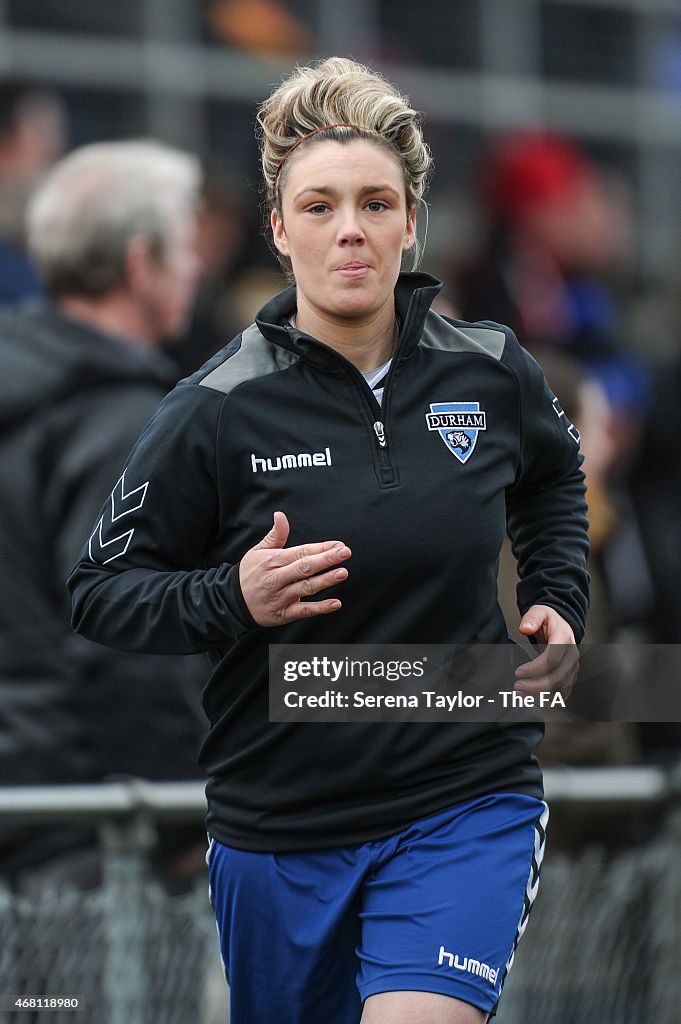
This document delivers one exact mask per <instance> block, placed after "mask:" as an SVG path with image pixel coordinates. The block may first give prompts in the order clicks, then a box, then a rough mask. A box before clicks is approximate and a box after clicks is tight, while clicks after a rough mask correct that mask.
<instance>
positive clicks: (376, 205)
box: [367, 199, 387, 213]
mask: <svg viewBox="0 0 681 1024" xmlns="http://www.w3.org/2000/svg"><path fill="white" fill-rule="evenodd" d="M386 209H387V206H386V204H385V203H382V202H381V201H380V199H372V200H371V202H370V203H367V210H369V211H370V212H371V213H380V212H381V210H386Z"/></svg>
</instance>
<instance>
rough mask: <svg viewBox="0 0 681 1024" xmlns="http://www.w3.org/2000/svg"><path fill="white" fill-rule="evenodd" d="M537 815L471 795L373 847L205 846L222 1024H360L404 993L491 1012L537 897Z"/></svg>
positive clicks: (524, 800)
mask: <svg viewBox="0 0 681 1024" xmlns="http://www.w3.org/2000/svg"><path fill="white" fill-rule="evenodd" d="M547 819H548V808H547V807H546V804H544V803H543V802H542V801H541V800H536V799H534V798H533V797H529V796H522V795H520V794H514V793H501V794H495V795H490V796H485V797H481V798H480V799H478V800H472V801H470V802H469V803H465V804H461V805H459V806H458V807H455V808H453V809H451V810H448V811H444V812H442V813H439V814H435V815H432V816H431V817H428V818H424V819H422V820H421V821H417V822H414V824H413V825H410V826H409V827H408V828H406V829H405V830H404V831H403V832H400V833H398V834H397V835H394V836H391V837H390V838H389V839H381V840H378V841H375V842H369V843H362V844H360V845H356V846H349V847H338V848H335V849H327V850H315V851H311V852H305V853H280V854H275V853H249V852H247V851H244V850H236V849H234V848H233V847H229V846H224V845H223V844H221V843H218V842H217V841H215V840H211V846H210V849H209V853H208V866H209V877H210V890H211V900H212V902H213V906H214V908H215V913H216V917H217V924H218V932H219V935H220V946H221V950H222V958H223V962H224V964H225V971H226V974H227V978H228V980H229V983H230V998H231V1024H265V1022H266V1021H277V1024H310V1022H312V1021H329V1022H333V1024H359V1019H360V1016H361V1013H362V1003H363V1001H364V1000H365V999H366V998H367V997H368V996H371V995H374V994H375V993H378V992H391V991H398V990H413V991H414V990H415V991H420V992H437V993H440V994H442V995H446V996H453V997H454V998H456V999H462V1000H464V1001H465V1002H467V1003H471V1004H473V1005H474V1006H477V1007H479V1008H480V1009H481V1010H484V1011H487V1012H490V1011H492V1010H494V1009H495V1007H496V1004H497V1003H498V1001H499V996H500V993H501V987H502V985H503V982H504V979H505V977H506V975H507V973H508V971H509V969H510V966H511V963H512V961H513V956H514V953H515V948H516V946H517V944H518V941H519V939H520V937H521V935H522V933H523V931H524V929H525V925H526V924H527V919H528V916H529V913H530V909H531V906H532V902H533V900H534V897H535V895H536V892H537V887H538V883H539V871H540V867H541V861H542V857H543V852H544V838H545V834H546V831H545V830H546V822H547Z"/></svg>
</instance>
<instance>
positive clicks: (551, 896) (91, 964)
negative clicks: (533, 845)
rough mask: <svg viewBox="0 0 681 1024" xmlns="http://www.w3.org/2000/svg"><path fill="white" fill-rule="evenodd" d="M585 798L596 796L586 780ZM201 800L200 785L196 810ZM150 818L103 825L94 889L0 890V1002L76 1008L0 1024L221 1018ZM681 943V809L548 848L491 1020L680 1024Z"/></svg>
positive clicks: (202, 892) (188, 903)
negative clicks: (630, 832)
mask: <svg viewBox="0 0 681 1024" xmlns="http://www.w3.org/2000/svg"><path fill="white" fill-rule="evenodd" d="M620 778H623V777H622V776H620ZM638 778H639V780H640V778H641V776H639V777H638ZM630 779H631V780H634V779H635V777H634V776H630ZM655 779H657V781H656V782H655ZM648 781H649V782H651V781H652V782H655V785H653V786H652V787H651V786H648V788H647V792H648V796H647V797H646V796H645V795H644V791H646V787H644V788H643V790H642V789H640V788H639V790H638V797H636V786H635V784H634V781H631V782H630V784H629V787H628V789H629V800H630V802H631V801H633V800H634V799H638V801H639V803H642V802H645V801H646V800H652V799H653V798H654V799H655V800H656V801H657V800H659V799H660V798H661V797H662V795H663V794H664V792H665V780H664V779H663V778H662V777H661V776H659V777H658V776H648ZM548 788H549V789H550V788H551V787H550V786H549V787H548ZM554 789H555V786H554ZM626 790H627V787H626V786H621V788H620V791H619V798H618V799H617V798H616V802H618V803H619V804H620V805H626ZM159 792H160V790H159ZM613 792H614V790H613ZM584 794H585V801H586V799H591V800H593V797H594V789H593V786H592V787H591V788H589V787H588V786H587V787H586V788H585V789H584ZM587 794H588V797H587V796H586V795H587ZM573 795H574V794H573ZM558 796H560V793H558ZM563 796H565V793H563ZM603 797H604V798H605V794H603ZM202 800H203V797H202V794H200V793H199V792H198V791H197V801H198V804H197V807H198V806H201V803H202ZM0 806H1V801H0ZM164 807H165V812H167V811H168V808H169V807H172V801H170V802H169V801H168V800H167V799H166V801H165V804H164ZM119 810H120V809H119ZM156 810H157V811H158V810H159V808H158V806H157V808H156ZM185 810H187V807H185ZM148 814H149V807H148V806H147V807H146V809H145V812H144V814H142V815H133V816H124V817H123V818H120V817H119V820H118V821H117V822H116V821H113V822H110V823H109V826H108V831H107V834H106V835H105V842H104V876H103V883H102V885H101V887H99V888H97V889H94V890H89V891H83V892H76V891H72V890H67V889H65V888H61V889H57V888H53V889H50V888H49V887H46V888H44V889H42V890H41V891H40V893H39V894H31V895H30V896H28V895H20V894H16V893H9V892H8V891H6V890H2V889H0V995H2V996H5V995H9V994H12V993H16V994H17V995H18V994H32V995H35V996H40V995H45V994H48V993H49V994H60V995H77V996H78V997H79V999H80V1002H81V1008H82V1011H83V1012H82V1013H80V1014H74V1013H73V1012H72V1011H71V1010H68V1011H61V1010H46V1011H41V1012H40V1013H32V1012H31V1011H30V1010H29V1011H26V1010H13V1009H11V1008H9V1007H8V1008H6V1009H4V1013H0V1020H1V1021H2V1022H3V1024H5V1022H6V1024H79V1022H80V1024H156V1022H157V1021H163V1024H175V1022H177V1024H187V1022H192V1024H226V1022H227V1020H228V1011H227V991H226V986H225V982H224V976H223V974H222V969H221V966H220V963H219V955H218V943H217V935H216V931H215V924H214V920H213V915H212V912H211V908H210V905H209V901H208V894H207V888H206V884H205V879H204V878H201V879H200V880H199V881H198V882H197V885H196V887H195V888H194V889H193V890H192V891H191V892H189V893H187V894H184V895H181V896H176V895H170V894H168V893H167V892H166V891H164V890H163V889H162V888H161V886H160V885H159V884H158V883H157V882H156V881H154V880H153V879H151V878H150V877H149V875H148V874H147V871H146V869H145V858H144V851H145V849H146V848H147V847H148V844H149V827H150V825H149V818H148ZM680 949H681V811H679V810H678V809H675V805H673V804H672V805H671V807H670V808H669V809H668V811H667V814H666V824H665V826H664V827H663V828H661V829H660V830H659V831H658V833H657V835H656V838H655V839H654V840H653V841H650V842H647V843H644V844H643V845H639V846H636V847H623V848H621V849H619V850H618V851H617V852H613V851H612V850H611V851H606V850H605V849H603V848H602V847H597V846H594V847H589V848H587V849H585V850H583V851H581V852H579V853H577V854H574V855H567V854H564V853H559V852H556V851H553V852H552V851H551V850H550V848H549V851H548V853H547V857H546V860H545V865H544V873H543V880H542V884H541V887H540V896H539V899H538V900H537V904H536V907H535V910H534V911H533V916H532V920H531V923H530V926H529V928H528V930H527V933H526V935H525V937H524V938H523V940H522V943H521V947H520V950H519V953H518V956H517V957H516V959H515V963H514V967H513V970H512V972H511V975H510V977H509V980H508V983H507V985H506V988H505V991H504V997H503V999H502V1004H501V1008H500V1012H499V1015H498V1018H497V1020H498V1022H499V1024H533V1022H542V1024H543V1022H549V1021H550V1022H551V1024H583V1022H584V1021H593V1022H597V1024H651V1022H652V1021H654V1022H655V1024H678V1022H679V1020H680V1019H681V1011H680V1010H679V1004H680V1003H681V971H680V970H679V963H680V961H679V950H680ZM3 1005H4V1006H6V1005H7V1004H3ZM253 1024H259V1022H255V1021H254V1022H253ZM263 1024H264V1022H263ZM268 1024H269V1022H268ZM306 1024H307V1022H306ZM309 1024H316V1022H309Z"/></svg>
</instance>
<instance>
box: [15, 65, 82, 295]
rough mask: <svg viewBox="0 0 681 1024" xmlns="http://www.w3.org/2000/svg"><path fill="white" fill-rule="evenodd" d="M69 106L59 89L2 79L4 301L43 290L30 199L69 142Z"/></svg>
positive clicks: (35, 293)
mask: <svg viewBox="0 0 681 1024" xmlns="http://www.w3.org/2000/svg"><path fill="white" fill-rule="evenodd" d="M66 134H67V130H66V112H65V108H64V104H63V103H62V101H61V100H60V98H59V97H58V96H57V95H56V93H54V92H51V91H50V90H48V89H46V88H44V87H43V86H39V85H36V84H33V83H28V82H20V81H13V80H5V81H4V82H0V304H7V303H11V302H14V301H16V300H17V299H22V298H27V297H29V296H37V295H40V294H41V292H42V289H41V284H40V279H39V277H38V273H37V270H36V268H35V266H34V264H33V263H32V261H31V260H30V259H29V257H28V256H27V254H26V238H25V211H26V205H27V203H28V201H29V199H30V197H31V195H32V193H33V191H34V189H35V188H36V186H37V185H38V184H39V182H40V181H41V180H42V178H43V176H44V175H45V173H46V172H47V171H48V170H49V168H50V167H51V166H52V165H53V164H54V162H55V160H57V159H58V158H59V156H60V155H61V154H62V152H63V150H64V149H65V146H66Z"/></svg>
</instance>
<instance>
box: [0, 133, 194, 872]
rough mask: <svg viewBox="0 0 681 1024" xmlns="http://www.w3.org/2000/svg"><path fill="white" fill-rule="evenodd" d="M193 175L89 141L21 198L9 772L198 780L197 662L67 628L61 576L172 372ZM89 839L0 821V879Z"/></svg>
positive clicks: (1, 648)
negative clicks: (24, 271)
mask: <svg viewBox="0 0 681 1024" xmlns="http://www.w3.org/2000/svg"><path fill="white" fill-rule="evenodd" d="M200 184H201V173H200V168H199V165H198V162H197V160H196V159H195V158H194V157H192V156H190V155H188V154H185V153H182V152H180V151H178V150H175V149H171V148H169V147H167V146H165V145H161V144H160V143H157V142H152V141H127V142H111V143H99V144H96V145H91V146H85V147H83V148H81V149H79V150H76V151H75V152H73V153H71V154H70V155H69V156H67V157H66V158H65V159H63V160H62V161H60V162H59V163H58V164H57V165H56V166H55V168H54V169H53V170H52V172H51V173H50V174H49V176H48V177H47V178H46V180H45V182H44V183H43V185H42V186H41V187H40V188H39V189H38V191H37V193H36V194H35V196H34V197H33V199H32V201H31V203H30V207H29V211H28V237H29V245H30V249H31V253H32V255H33V257H34V259H35V260H36V262H37V265H38V267H39V268H40V271H41V274H42V277H43V280H44V284H45V289H46V291H47V294H48V296H49V300H48V301H47V302H45V303H42V304H38V305H31V306H27V307H24V308H21V309H18V310H15V311H13V312H8V313H6V314H3V316H2V318H0V509H2V518H1V526H0V593H1V594H2V601H1V602H0V709H1V710H0V778H1V779H2V781H3V782H4V783H5V784H12V783H15V784H25V783H67V782H83V781H88V780H94V779H101V778H104V777H106V776H109V775H112V774H134V775H143V776H146V777H151V778H188V777H192V776H193V777H198V771H197V769H196V767H195V755H196V752H197V748H198V744H199V739H200V736H201V734H202V732H203V722H202V717H201V713H200V710H199V706H198V691H199V688H200V685H201V683H202V682H203V681H204V679H205V675H206V672H205V671H204V666H203V661H202V660H201V661H200V662H197V661H196V660H195V659H181V658H180V659H178V658H170V657H161V656H158V657H156V656H151V657H146V656H141V657H140V656H139V655H130V654H123V653H114V652H111V651H107V650H106V649H105V648H103V647H99V646H98V645H96V644H92V643H89V642H87V641H84V640H82V639H81V638H80V637H77V636H75V635H74V634H73V633H72V632H71V629H70V622H69V602H68V596H67V594H66V590H65V586H64V581H65V579H66V576H67V574H68V572H69V570H70V568H71V566H72V564H73V562H74V561H75V559H76V557H77V555H78V552H79V550H80V547H81V544H82V537H83V533H84V532H85V531H86V530H87V529H88V528H89V527H90V525H91V523H92V521H93V519H94V516H95V514H96V512H97V510H98V509H99V508H100V507H101V504H102V501H103V499H104V498H105V497H106V495H107V494H109V493H110V492H111V491H112V488H113V487H114V485H116V481H117V480H119V478H120V477H121V467H122V465H123V463H124V461H125V458H126V456H127V454H128V452H129V450H130V448H131V447H132V444H133V442H134V441H135V440H136V438H137V437H138V435H139V433H140V431H141V430H142V428H143V427H144V425H145V423H146V422H147V421H148V420H149V418H150V417H151V415H152V414H153V413H154V411H155V410H156V408H157V406H158V404H159V402H160V400H161V398H162V397H163V396H164V394H165V393H166V391H168V390H169V388H170V387H171V386H172V385H173V384H174V377H173V367H172V365H170V363H169V361H168V360H167V358H166V357H164V356H163V355H162V354H161V353H160V345H161V343H162V342H163V341H166V340H167V339H169V338H172V337H173V336H175V335H177V334H178V333H179V332H180V330H181V329H182V327H183V325H184V321H185V317H186V315H187V313H188V310H189V307H190V305H191V302H192V299H193V296H194V292H195V287H196V284H197V271H198V267H197V258H196V255H195V252H194V232H195V226H196V225H195V209H196V205H197V199H198V192H199V188H200ZM121 494H122V498H121V500H122V501H123V502H125V500H126V498H127V495H126V494H125V490H124V485H123V484H122V485H121ZM122 532H125V531H124V529H123V530H122ZM152 722H153V732H152V731H151V729H150V725H151V723H152ZM88 842H89V837H87V836H83V835H81V834H79V833H76V832H74V831H72V830H67V829H59V830H56V829H53V830H50V831H43V830H41V831H40V832H38V831H36V830H31V831H22V832H19V831H17V830H13V831H12V832H11V834H10V833H8V832H7V830H4V832H3V838H2V839H1V840H0V874H4V875H5V877H6V878H8V879H10V880H13V881H14V882H15V883H16V884H18V885H20V886H22V887H24V883H25V881H26V879H27V878H28V879H31V878H35V877H37V875H38V874H39V872H40V870H43V871H44V870H46V867H45V866H46V865H49V868H48V869H47V870H49V872H50V873H51V877H52V878H53V879H54V877H55V874H54V872H55V871H56V870H57V869H56V867H55V866H56V865H57V864H59V863H61V864H63V865H66V867H67V871H66V874H68V873H69V871H70V873H71V874H73V873H74V872H73V864H74V857H75V851H77V850H78V851H81V853H82V851H83V850H84V849H85V850H87V845H88ZM69 865H70V866H71V867H70V868H69ZM80 870H81V869H80V868H79V869H78V871H79V873H80ZM57 877H58V876H57Z"/></svg>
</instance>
